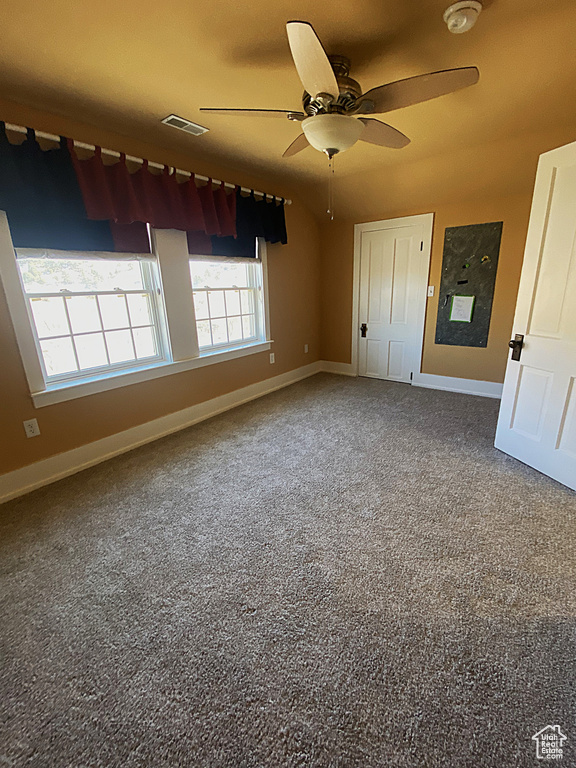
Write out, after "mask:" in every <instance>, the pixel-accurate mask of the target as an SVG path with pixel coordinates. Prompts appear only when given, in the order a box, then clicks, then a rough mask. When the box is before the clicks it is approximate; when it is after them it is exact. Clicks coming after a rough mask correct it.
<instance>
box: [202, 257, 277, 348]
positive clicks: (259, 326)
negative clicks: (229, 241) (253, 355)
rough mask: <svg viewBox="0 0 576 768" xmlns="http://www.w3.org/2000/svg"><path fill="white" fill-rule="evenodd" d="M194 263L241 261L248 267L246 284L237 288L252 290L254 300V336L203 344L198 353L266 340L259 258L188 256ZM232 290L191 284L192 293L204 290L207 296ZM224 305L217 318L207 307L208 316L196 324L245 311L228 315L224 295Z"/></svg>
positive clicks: (241, 315)
mask: <svg viewBox="0 0 576 768" xmlns="http://www.w3.org/2000/svg"><path fill="white" fill-rule="evenodd" d="M193 262H195V263H198V264H200V263H208V264H218V263H224V264H226V263H230V262H233V263H241V264H245V265H246V266H247V267H248V270H249V272H248V285H247V286H246V287H240V288H239V289H238V290H249V291H251V292H252V295H253V300H254V313H253V316H254V331H255V333H254V336H251V337H250V338H246V339H237V340H235V341H226V342H221V343H216V344H214V343H212V344H208V345H205V346H201V347H199V351H200V355H203V354H207V353H210V352H217V351H218V350H226V349H231V348H234V347H236V346H238V345H247V344H257V343H259V342H262V341H265V340H266V329H267V322H266V315H265V312H264V306H265V303H266V302H265V301H264V285H263V284H264V277H263V272H264V262H263V261H262V260H261V259H259V258H255V259H250V260H248V259H239V258H228V257H226V256H220V257H218V256H190V258H189V263H190V264H192V263H193ZM258 266H261V269H257V267H258ZM231 290H234V288H233V287H232V286H226V287H224V288H214V287H212V288H194V285H192V293H193V294H196V293H199V292H205V293H206V294H207V296H208V294H209V293H210V292H216V291H221V292H223V293H224V292H226V291H231ZM207 305H208V306H209V300H208V298H207ZM224 306H225V307H226V313H225V315H223V316H220V317H218V318H212V315H211V310H210V307H209V310H208V311H209V317H208V318H202V319H201V320H198V319H197V320H196V324H198V323H199V322H202V321H203V320H205V319H206V320H208V322H209V323H211V321H212V320H213V319H225V320H226V321H228V320H229V319H230V317H240V318H242V317H243V316H245V313H242V312H240V315H228V312H227V305H226V296H224ZM194 311H195V312H196V303H194Z"/></svg>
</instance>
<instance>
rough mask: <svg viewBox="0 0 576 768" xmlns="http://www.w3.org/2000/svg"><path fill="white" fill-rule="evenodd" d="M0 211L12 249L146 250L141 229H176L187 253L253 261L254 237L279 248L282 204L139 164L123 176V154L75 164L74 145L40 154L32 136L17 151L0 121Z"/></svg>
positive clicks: (68, 142)
mask: <svg viewBox="0 0 576 768" xmlns="http://www.w3.org/2000/svg"><path fill="white" fill-rule="evenodd" d="M0 208H2V209H3V210H6V212H7V213H8V220H9V223H10V227H11V231H12V237H13V241H14V244H15V245H16V246H17V247H31V248H32V247H42V248H55V249H59V250H79V251H80V250H84V251H90V250H94V251H96V250H115V251H124V252H128V253H148V252H150V242H149V237H148V225H151V226H152V227H155V228H157V229H179V230H182V231H185V232H186V233H187V236H188V245H189V252H190V253H191V254H207V255H210V254H218V255H227V256H254V255H255V238H256V237H264V238H265V239H266V240H267V241H269V242H272V243H275V242H281V243H285V242H286V225H285V220H284V204H283V201H282V203H280V205H277V204H276V202H275V201H272V202H269V201H268V200H266V199H263V200H256V199H255V197H254V193H253V192H252V193H251V194H250V195H248V196H246V195H244V194H242V193H241V190H240V189H239V188H238V187H236V189H233V190H232V191H230V192H228V191H227V189H226V186H225V185H224V183H223V182H221V183H220V184H219V185H218V186H217V187H216V188H214V185H213V183H212V180H211V179H209V180H208V182H207V183H206V184H203V185H201V186H197V185H196V179H195V176H194V174H192V175H191V176H190V177H189V178H188V179H185V180H182V181H179V180H178V178H177V176H176V174H175V173H171V172H170V169H169V168H168V167H167V166H165V167H164V169H163V171H161V172H160V173H155V172H153V171H152V170H151V169H150V168H149V166H148V162H147V161H146V160H144V161H143V164H142V166H141V167H140V168H138V170H137V171H135V172H134V173H130V172H129V170H128V167H127V165H126V155H124V154H122V155H121V156H120V159H119V160H118V161H117V162H114V163H111V164H105V163H104V162H103V159H102V150H101V148H100V147H95V151H94V154H93V155H92V156H90V157H88V158H85V159H83V158H79V157H78V156H77V154H76V150H75V147H74V142H73V141H72V140H71V139H65V138H63V137H62V138H61V140H60V146H59V147H58V148H57V149H52V150H42V149H41V147H40V146H39V144H38V142H37V141H36V137H35V135H34V131H32V130H31V129H28V136H27V139H26V141H25V142H23V144H21V145H12V144H10V143H9V142H8V140H7V138H6V134H5V131H4V124H3V123H0Z"/></svg>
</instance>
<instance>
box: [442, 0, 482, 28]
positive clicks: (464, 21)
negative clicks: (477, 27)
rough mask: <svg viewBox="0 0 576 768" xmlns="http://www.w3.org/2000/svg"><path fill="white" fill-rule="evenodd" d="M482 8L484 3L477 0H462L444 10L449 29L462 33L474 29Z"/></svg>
mask: <svg viewBox="0 0 576 768" xmlns="http://www.w3.org/2000/svg"><path fill="white" fill-rule="evenodd" d="M481 10H482V3H480V2H478V1H477V0H460V2H458V3H454V4H453V5H451V6H450V7H449V8H447V9H446V10H445V11H444V21H445V22H446V26H447V27H448V29H449V31H450V32H452V33H453V34H455V35H461V34H463V33H464V32H468V30H469V29H472V27H473V26H474V24H476V20H477V19H478V16H479V15H480V11H481Z"/></svg>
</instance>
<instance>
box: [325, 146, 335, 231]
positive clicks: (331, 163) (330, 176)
mask: <svg viewBox="0 0 576 768" xmlns="http://www.w3.org/2000/svg"><path fill="white" fill-rule="evenodd" d="M334 157H335V156H334V155H332V156H330V155H329V156H328V210H327V211H326V213H327V214H328V215H329V216H330V221H334Z"/></svg>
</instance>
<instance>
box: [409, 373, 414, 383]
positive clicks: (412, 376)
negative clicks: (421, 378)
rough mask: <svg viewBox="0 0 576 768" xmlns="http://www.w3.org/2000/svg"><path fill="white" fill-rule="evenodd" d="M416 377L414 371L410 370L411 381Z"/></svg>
mask: <svg viewBox="0 0 576 768" xmlns="http://www.w3.org/2000/svg"><path fill="white" fill-rule="evenodd" d="M413 378H414V371H410V381H412V379H413Z"/></svg>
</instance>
